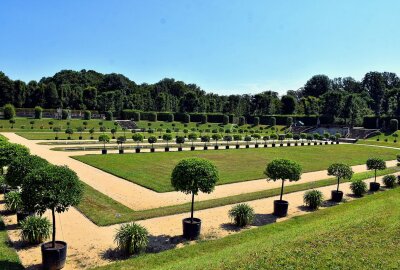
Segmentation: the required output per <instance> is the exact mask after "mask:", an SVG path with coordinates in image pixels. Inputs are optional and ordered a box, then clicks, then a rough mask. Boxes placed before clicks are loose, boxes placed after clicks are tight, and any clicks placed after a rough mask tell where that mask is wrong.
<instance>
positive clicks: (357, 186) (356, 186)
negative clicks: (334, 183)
mask: <svg viewBox="0 0 400 270" xmlns="http://www.w3.org/2000/svg"><path fill="white" fill-rule="evenodd" d="M350 189H351V191H353V194H354V195H356V196H358V197H361V196H363V195H364V194H365V193H366V192H367V184H365V182H364V181H362V180H355V181H353V182H351V184H350Z"/></svg>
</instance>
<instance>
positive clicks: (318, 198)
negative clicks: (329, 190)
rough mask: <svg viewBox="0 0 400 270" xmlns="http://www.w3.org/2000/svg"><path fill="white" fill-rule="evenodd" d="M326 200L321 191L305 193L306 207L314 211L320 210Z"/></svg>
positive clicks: (314, 190)
mask: <svg viewBox="0 0 400 270" xmlns="http://www.w3.org/2000/svg"><path fill="white" fill-rule="evenodd" d="M323 200H324V195H323V194H322V192H321V191H319V190H316V189H313V190H309V191H307V192H306V193H304V196H303V201H304V204H305V205H306V206H308V207H309V208H310V209H312V210H316V209H318V208H319V207H320V206H321V204H322V202H323Z"/></svg>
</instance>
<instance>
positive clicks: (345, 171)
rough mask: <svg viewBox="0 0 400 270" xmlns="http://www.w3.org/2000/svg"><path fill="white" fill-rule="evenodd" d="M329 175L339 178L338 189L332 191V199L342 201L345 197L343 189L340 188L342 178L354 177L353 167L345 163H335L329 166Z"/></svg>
mask: <svg viewBox="0 0 400 270" xmlns="http://www.w3.org/2000/svg"><path fill="white" fill-rule="evenodd" d="M328 175H331V176H335V177H336V179H337V187H336V190H332V191H331V200H332V201H334V202H341V201H342V199H343V191H340V190H339V184H340V180H342V179H344V180H349V179H351V177H353V170H352V168H351V167H350V166H349V165H347V164H343V163H333V164H331V165H330V166H329V167H328Z"/></svg>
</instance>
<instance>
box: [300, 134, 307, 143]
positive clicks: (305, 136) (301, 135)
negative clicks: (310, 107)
mask: <svg viewBox="0 0 400 270" xmlns="http://www.w3.org/2000/svg"><path fill="white" fill-rule="evenodd" d="M300 139H301V146H303V145H304V140H305V139H307V134H306V133H300Z"/></svg>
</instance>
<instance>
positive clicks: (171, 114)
mask: <svg viewBox="0 0 400 270" xmlns="http://www.w3.org/2000/svg"><path fill="white" fill-rule="evenodd" d="M168 122H174V114H173V113H170V114H168Z"/></svg>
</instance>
